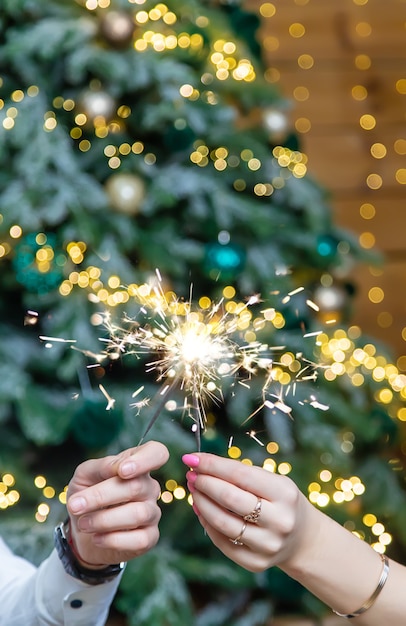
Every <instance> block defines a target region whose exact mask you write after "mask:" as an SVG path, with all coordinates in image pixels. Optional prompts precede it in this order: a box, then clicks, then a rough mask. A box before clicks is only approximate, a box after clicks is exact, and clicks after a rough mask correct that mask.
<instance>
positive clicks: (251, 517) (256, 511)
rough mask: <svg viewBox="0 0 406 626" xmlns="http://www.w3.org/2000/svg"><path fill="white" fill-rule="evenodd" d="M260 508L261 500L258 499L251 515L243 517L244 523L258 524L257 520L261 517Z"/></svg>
mask: <svg viewBox="0 0 406 626" xmlns="http://www.w3.org/2000/svg"><path fill="white" fill-rule="evenodd" d="M261 508H262V500H261V498H258V499H257V503H256V505H255V507H254V509H253V510H252V511H251V513H248V515H245V516H244V517H243V520H244V522H251V524H258V520H259V517H260V515H261Z"/></svg>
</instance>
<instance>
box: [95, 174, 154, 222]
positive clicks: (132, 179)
mask: <svg viewBox="0 0 406 626" xmlns="http://www.w3.org/2000/svg"><path fill="white" fill-rule="evenodd" d="M105 189H106V193H107V195H108V198H109V202H110V205H111V207H112V208H113V209H115V210H116V211H118V212H119V213H125V214H127V215H136V214H137V213H139V211H140V208H141V205H142V203H143V201H144V198H145V193H146V190H145V182H144V180H143V179H142V178H141V177H140V176H136V175H135V174H112V175H111V176H110V177H109V178H108V179H107V181H106V186H105Z"/></svg>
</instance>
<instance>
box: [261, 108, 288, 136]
mask: <svg viewBox="0 0 406 626" xmlns="http://www.w3.org/2000/svg"><path fill="white" fill-rule="evenodd" d="M262 123H263V125H264V128H265V130H267V131H268V133H269V139H270V140H271V141H272V142H275V141H283V140H284V139H285V138H286V136H287V134H288V132H289V128H290V122H289V119H288V117H287V115H286V113H284V111H281V110H280V109H275V108H272V107H268V108H266V109H263V111H262Z"/></svg>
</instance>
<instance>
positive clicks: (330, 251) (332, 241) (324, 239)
mask: <svg viewBox="0 0 406 626" xmlns="http://www.w3.org/2000/svg"><path fill="white" fill-rule="evenodd" d="M339 243H340V242H339V241H338V240H337V238H336V237H334V236H333V235H330V234H325V235H320V236H319V237H318V238H317V244H316V247H317V254H318V255H319V257H321V259H325V260H326V261H333V260H334V259H335V257H336V255H337V253H338V244H339Z"/></svg>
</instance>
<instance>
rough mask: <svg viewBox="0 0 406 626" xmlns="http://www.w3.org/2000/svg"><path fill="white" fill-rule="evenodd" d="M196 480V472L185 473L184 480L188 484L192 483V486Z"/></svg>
mask: <svg viewBox="0 0 406 626" xmlns="http://www.w3.org/2000/svg"><path fill="white" fill-rule="evenodd" d="M196 479H197V474H196V472H191V471H190V470H189V472H187V473H186V480H187V481H188V483H192V485H194V483H195V482H196Z"/></svg>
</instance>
